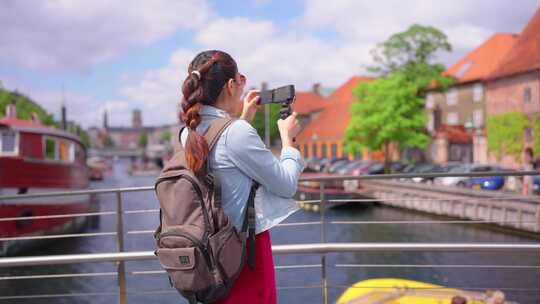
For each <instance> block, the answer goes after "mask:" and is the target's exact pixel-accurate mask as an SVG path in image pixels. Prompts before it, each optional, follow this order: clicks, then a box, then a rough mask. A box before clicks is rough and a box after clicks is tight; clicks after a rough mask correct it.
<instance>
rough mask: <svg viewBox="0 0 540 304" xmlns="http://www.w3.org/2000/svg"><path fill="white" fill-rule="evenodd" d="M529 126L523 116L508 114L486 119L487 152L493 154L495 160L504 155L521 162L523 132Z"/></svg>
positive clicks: (523, 141)
mask: <svg viewBox="0 0 540 304" xmlns="http://www.w3.org/2000/svg"><path fill="white" fill-rule="evenodd" d="M528 125H529V120H528V119H527V116H525V114H523V113H520V112H509V113H505V114H501V115H496V116H491V117H488V118H487V121H486V128H487V140H488V151H490V152H494V153H495V156H496V157H497V160H500V159H501V157H502V156H503V155H505V154H507V155H511V156H513V157H514V158H515V159H516V160H521V152H522V151H523V147H524V145H525V138H524V136H523V131H524V130H525V128H527V127H528Z"/></svg>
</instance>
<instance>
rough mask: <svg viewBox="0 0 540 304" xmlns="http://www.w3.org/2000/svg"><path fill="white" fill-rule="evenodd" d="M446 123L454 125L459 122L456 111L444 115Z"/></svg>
mask: <svg viewBox="0 0 540 304" xmlns="http://www.w3.org/2000/svg"><path fill="white" fill-rule="evenodd" d="M446 123H447V124H449V125H451V126H455V125H457V124H459V116H458V113H457V112H450V113H448V114H447V115H446Z"/></svg>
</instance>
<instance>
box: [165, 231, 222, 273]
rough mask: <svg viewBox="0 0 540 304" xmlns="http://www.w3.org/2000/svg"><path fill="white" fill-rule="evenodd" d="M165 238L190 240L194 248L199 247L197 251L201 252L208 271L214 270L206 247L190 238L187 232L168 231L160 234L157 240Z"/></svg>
mask: <svg viewBox="0 0 540 304" xmlns="http://www.w3.org/2000/svg"><path fill="white" fill-rule="evenodd" d="M167 236H178V237H183V238H185V239H188V240H190V241H191V242H192V243H193V244H195V246H197V247H199V249H200V250H201V253H202V255H203V256H204V259H205V260H206V265H207V266H208V269H209V270H210V271H213V270H214V267H213V265H212V259H211V258H210V254H209V252H208V247H207V246H205V245H204V244H203V243H201V242H199V241H198V240H197V239H196V238H195V237H194V236H192V235H191V234H189V233H187V232H183V233H180V232H170V231H169V232H164V233H162V234H161V235H160V236H159V239H160V240H161V238H163V237H167Z"/></svg>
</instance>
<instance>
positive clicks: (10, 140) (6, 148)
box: [0, 130, 17, 154]
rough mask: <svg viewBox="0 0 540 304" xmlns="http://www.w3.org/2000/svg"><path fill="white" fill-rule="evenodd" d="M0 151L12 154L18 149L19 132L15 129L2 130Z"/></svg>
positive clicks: (0, 133) (0, 132)
mask: <svg viewBox="0 0 540 304" xmlns="http://www.w3.org/2000/svg"><path fill="white" fill-rule="evenodd" d="M0 148H1V150H0V152H1V153H2V154H4V153H6V154H11V153H15V152H16V151H17V133H16V132H15V131H10V130H5V131H0Z"/></svg>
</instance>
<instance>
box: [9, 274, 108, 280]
mask: <svg viewBox="0 0 540 304" xmlns="http://www.w3.org/2000/svg"><path fill="white" fill-rule="evenodd" d="M117 275H118V273H117V272H92V273H61V274H41V275H25V276H8V277H0V281H9V280H29V279H60V278H80V277H102V276H117Z"/></svg>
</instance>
